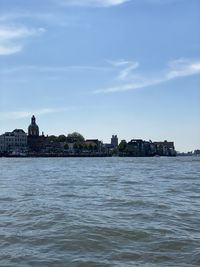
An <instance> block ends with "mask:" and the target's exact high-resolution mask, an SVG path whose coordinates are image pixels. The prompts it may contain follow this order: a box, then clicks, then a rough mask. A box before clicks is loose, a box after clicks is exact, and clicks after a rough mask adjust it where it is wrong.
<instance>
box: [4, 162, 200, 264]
mask: <svg viewBox="0 0 200 267" xmlns="http://www.w3.org/2000/svg"><path fill="white" fill-rule="evenodd" d="M199 265H200V158H198V157H196V158H194V157H177V158H55V159H54V158H42V159H39V158H36V159H31V158H24V159H20V158H18V159H14V158H12V159H8V158H7V159H6V158H0V266H1V267H11V266H15V267H16V266H19V267H28V266H36V267H40V266H41V267H51V266H52V267H61V266H63V267H65V266H69V267H71V266H72V267H97V266H98V267H108V266H116V267H125V266H131V267H132V266H148V267H151V266H176V267H177V266H181V267H184V266H199Z"/></svg>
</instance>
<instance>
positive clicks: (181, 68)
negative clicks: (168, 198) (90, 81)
mask: <svg viewBox="0 0 200 267" xmlns="http://www.w3.org/2000/svg"><path fill="white" fill-rule="evenodd" d="M127 64H128V63H127ZM124 65H125V66H126V64H121V66H124ZM138 66H139V65H137V66H136V67H138ZM134 69H135V68H134V65H133V66H132V68H131V65H130V66H129V67H128V68H127V66H126V67H124V68H123V69H122V70H120V71H119V73H118V74H117V78H118V80H120V81H119V82H118V84H116V86H113V87H109V88H105V89H99V90H95V91H94V92H93V93H95V94H96V93H115V92H124V91H130V90H136V89H141V88H145V87H149V86H152V85H157V84H160V83H164V82H167V81H170V80H173V79H176V78H179V77H188V76H191V75H196V74H200V60H193V61H192V60H189V59H178V60H174V61H171V62H170V63H169V64H168V67H167V68H166V69H164V70H162V71H158V72H156V73H153V74H152V73H150V74H148V73H147V74H145V75H144V74H142V73H138V72H137V73H133V70H134Z"/></svg>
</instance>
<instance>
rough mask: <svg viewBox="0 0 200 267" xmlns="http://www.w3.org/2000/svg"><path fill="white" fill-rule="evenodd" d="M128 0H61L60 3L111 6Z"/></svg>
mask: <svg viewBox="0 0 200 267" xmlns="http://www.w3.org/2000/svg"><path fill="white" fill-rule="evenodd" d="M128 1H130V0H61V3H63V4H65V5H68V6H88V7H111V6H117V5H121V4H124V3H126V2H128Z"/></svg>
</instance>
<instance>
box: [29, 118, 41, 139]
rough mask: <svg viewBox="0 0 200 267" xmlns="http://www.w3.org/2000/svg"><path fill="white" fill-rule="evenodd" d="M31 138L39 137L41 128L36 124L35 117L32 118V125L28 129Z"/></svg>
mask: <svg viewBox="0 0 200 267" xmlns="http://www.w3.org/2000/svg"><path fill="white" fill-rule="evenodd" d="M28 135H29V136H39V127H38V126H37V124H36V118H35V116H34V115H33V116H32V118H31V124H30V125H29V127H28Z"/></svg>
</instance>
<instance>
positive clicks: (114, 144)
mask: <svg viewBox="0 0 200 267" xmlns="http://www.w3.org/2000/svg"><path fill="white" fill-rule="evenodd" d="M111 146H112V147H113V148H117V147H118V137H117V135H112V137H111Z"/></svg>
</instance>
